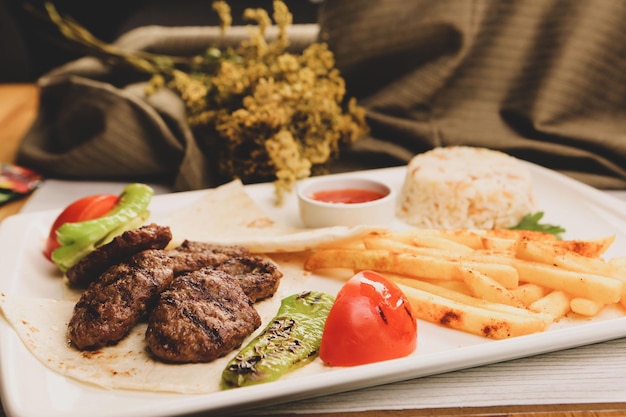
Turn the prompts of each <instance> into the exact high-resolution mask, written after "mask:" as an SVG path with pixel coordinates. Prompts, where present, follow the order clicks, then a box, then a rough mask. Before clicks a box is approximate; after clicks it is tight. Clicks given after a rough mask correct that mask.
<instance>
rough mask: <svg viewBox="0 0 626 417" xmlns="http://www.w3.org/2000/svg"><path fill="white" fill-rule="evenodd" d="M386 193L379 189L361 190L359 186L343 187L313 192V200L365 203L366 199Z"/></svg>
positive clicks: (371, 199) (372, 198)
mask: <svg viewBox="0 0 626 417" xmlns="http://www.w3.org/2000/svg"><path fill="white" fill-rule="evenodd" d="M385 195H386V194H385V193H381V192H380V191H374V190H363V189H359V188H343V189H339V190H324V191H318V192H316V193H313V195H312V196H311V198H312V199H313V200H317V201H322V202H324V203H344V204H355V203H366V202H368V201H374V200H378V199H380V198H383V197H384V196H385Z"/></svg>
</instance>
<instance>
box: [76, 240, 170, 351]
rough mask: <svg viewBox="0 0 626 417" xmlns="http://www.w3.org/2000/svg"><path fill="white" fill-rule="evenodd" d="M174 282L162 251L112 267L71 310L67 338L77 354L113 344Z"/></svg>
mask: <svg viewBox="0 0 626 417" xmlns="http://www.w3.org/2000/svg"><path fill="white" fill-rule="evenodd" d="M173 278H174V272H173V269H172V260H171V259H170V258H169V256H167V254H166V253H165V251H162V250H158V249H150V250H146V251H142V252H139V253H137V254H135V255H133V256H132V257H131V258H130V259H128V260H127V261H126V262H123V263H120V264H118V265H114V266H112V267H111V268H109V269H108V270H107V271H106V272H105V273H104V274H102V275H101V276H100V278H99V279H98V280H97V281H94V282H92V283H91V284H90V285H89V287H88V288H87V289H86V290H85V292H83V294H82V296H81V298H80V299H79V301H78V302H77V303H76V305H75V306H74V311H73V314H72V318H71V319H70V322H69V324H68V337H69V339H70V341H71V342H72V344H73V345H74V346H75V347H76V348H78V349H80V350H91V349H97V348H99V347H103V346H106V345H109V344H114V343H116V342H117V341H119V340H120V339H122V338H123V337H124V336H126V334H127V333H128V332H129V331H130V329H131V328H132V327H133V326H134V325H135V324H136V323H137V321H139V319H140V318H141V317H142V316H144V315H145V314H146V313H147V311H148V309H149V307H150V306H151V305H152V304H153V302H154V300H155V298H156V297H157V296H158V294H159V293H160V292H161V291H163V290H164V289H165V288H166V287H167V285H169V283H170V282H171V281H172V279H173Z"/></svg>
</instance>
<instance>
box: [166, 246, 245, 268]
mask: <svg viewBox="0 0 626 417" xmlns="http://www.w3.org/2000/svg"><path fill="white" fill-rule="evenodd" d="M169 254H170V256H171V257H172V259H173V260H174V275H181V274H184V273H187V272H191V271H197V270H198V269H201V268H204V267H207V266H215V265H219V264H221V263H223V262H226V261H227V260H229V259H230V258H233V257H236V256H243V255H246V254H248V250H247V249H246V248H244V247H241V246H219V245H214V244H211V243H204V242H193V241H189V240H185V241H184V242H183V243H182V244H181V245H180V246H178V247H177V248H176V249H174V250H171V251H169Z"/></svg>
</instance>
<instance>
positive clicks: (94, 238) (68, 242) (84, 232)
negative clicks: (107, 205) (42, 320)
mask: <svg viewBox="0 0 626 417" xmlns="http://www.w3.org/2000/svg"><path fill="white" fill-rule="evenodd" d="M153 195H154V190H153V189H152V188H151V187H150V186H148V185H146V184H141V183H132V184H128V185H127V186H126V187H125V188H124V190H123V191H122V193H121V194H120V199H119V201H118V203H117V204H116V205H115V207H113V209H112V210H111V211H110V212H109V213H107V214H106V215H104V216H103V217H100V218H98V219H94V220H87V221H84V222H78V223H65V224H64V225H62V226H61V227H59V229H58V230H57V240H58V241H59V243H60V244H61V247H59V248H57V249H55V250H54V252H52V261H53V262H54V263H55V264H56V265H57V267H58V268H59V269H60V270H61V271H62V272H65V271H67V270H68V269H69V268H70V267H72V266H73V265H74V264H76V263H77V262H78V261H79V260H80V259H81V258H82V257H83V256H85V255H86V254H87V253H89V252H91V251H92V250H94V249H95V248H96V247H97V246H99V245H102V244H104V243H107V241H110V240H111V239H112V238H114V237H115V236H117V235H120V234H122V233H123V232H124V231H126V230H129V229H132V228H135V227H139V226H140V225H141V223H143V222H144V221H145V220H146V219H147V218H148V215H149V212H148V205H149V204H150V201H151V200H152V196H153Z"/></svg>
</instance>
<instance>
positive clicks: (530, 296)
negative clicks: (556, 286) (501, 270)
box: [510, 284, 550, 307]
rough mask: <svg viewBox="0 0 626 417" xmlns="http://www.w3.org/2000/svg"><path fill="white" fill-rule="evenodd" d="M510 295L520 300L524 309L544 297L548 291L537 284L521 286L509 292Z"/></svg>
mask: <svg viewBox="0 0 626 417" xmlns="http://www.w3.org/2000/svg"><path fill="white" fill-rule="evenodd" d="M510 291H511V294H513V296H514V297H515V298H517V299H518V300H520V301H521V302H522V303H524V305H525V306H526V307H529V306H530V305H531V304H532V303H534V302H535V301H537V300H538V299H540V298H541V297H543V296H545V295H546V294H547V293H548V292H550V290H548V289H547V288H545V287H542V286H541V285H537V284H521V285H520V286H519V287H517V288H513V289H511V290H510Z"/></svg>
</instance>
